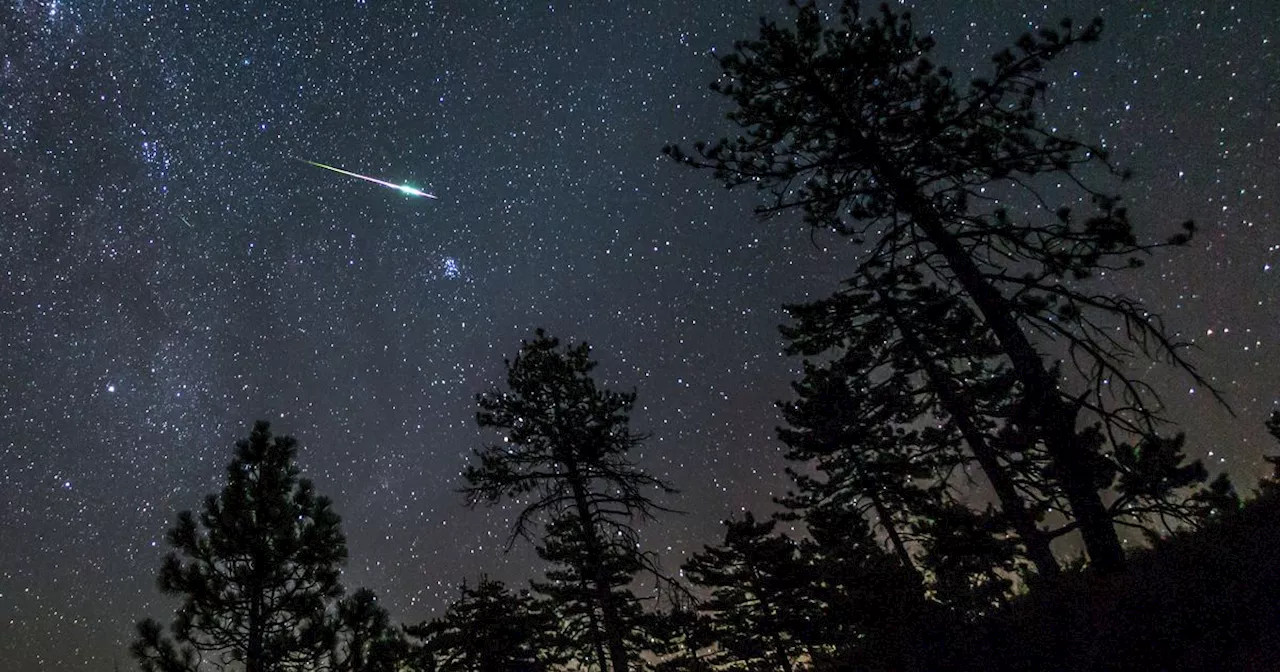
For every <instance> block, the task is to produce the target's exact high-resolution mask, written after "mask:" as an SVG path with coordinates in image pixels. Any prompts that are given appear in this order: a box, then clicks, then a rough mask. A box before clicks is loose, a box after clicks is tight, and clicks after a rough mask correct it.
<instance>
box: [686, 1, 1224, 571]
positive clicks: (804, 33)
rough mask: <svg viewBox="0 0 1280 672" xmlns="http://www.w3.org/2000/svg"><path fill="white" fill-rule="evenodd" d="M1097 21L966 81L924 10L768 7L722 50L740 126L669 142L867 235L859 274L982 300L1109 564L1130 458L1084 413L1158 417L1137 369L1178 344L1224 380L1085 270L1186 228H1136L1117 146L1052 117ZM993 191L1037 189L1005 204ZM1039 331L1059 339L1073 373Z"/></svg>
mask: <svg viewBox="0 0 1280 672" xmlns="http://www.w3.org/2000/svg"><path fill="white" fill-rule="evenodd" d="M1100 31H1101V23H1100V22H1099V21H1095V22H1094V23H1091V24H1089V25H1088V26H1086V27H1085V28H1084V29H1083V30H1078V31H1077V30H1076V29H1074V28H1073V27H1072V25H1071V24H1070V22H1064V23H1063V25H1062V26H1061V28H1060V29H1056V30H1053V29H1044V30H1041V31H1039V32H1038V33H1037V34H1035V35H1027V36H1025V37H1023V38H1022V39H1020V40H1019V41H1018V42H1017V44H1016V46H1015V47H1014V48H1013V49H1010V50H1006V51H1002V52H1000V53H998V54H996V55H995V57H994V58H993V60H992V65H993V72H992V74H991V76H989V77H986V78H973V79H971V80H969V81H968V82H961V81H958V80H957V79H956V78H955V77H954V76H953V75H952V73H951V72H950V71H948V70H947V69H945V68H939V67H937V66H936V65H934V63H933V62H932V60H931V58H930V56H931V52H932V50H933V47H934V42H933V40H932V38H930V37H928V36H925V35H920V34H918V33H917V32H916V30H915V28H914V26H913V25H912V22H911V19H910V16H909V15H905V14H897V13H894V12H893V11H891V10H890V9H889V8H888V7H887V6H882V7H881V11H880V12H879V13H878V14H876V15H873V16H865V17H864V16H863V15H862V14H861V13H860V11H859V9H858V3H857V2H854V1H853V0H846V1H845V2H844V3H842V5H841V7H840V9H839V11H838V12H837V13H836V17H835V21H834V22H833V23H832V24H831V25H824V21H823V15H822V12H820V11H819V10H818V8H817V7H816V6H815V5H814V4H811V3H805V4H800V5H798V6H797V16H796V25H795V27H794V28H789V27H781V26H778V25H777V24H775V23H772V22H769V21H762V23H761V28H760V35H759V37H758V39H755V40H747V41H742V42H739V43H738V44H737V45H736V47H735V49H734V50H733V52H732V53H729V54H727V55H725V56H723V57H722V58H721V59H720V66H721V69H722V72H723V76H722V77H721V79H720V80H719V81H718V82H717V83H716V84H715V85H713V88H714V89H715V90H716V91H718V92H720V93H721V94H723V95H724V96H726V97H727V98H729V99H730V100H731V101H732V102H733V103H734V105H735V106H736V108H735V109H734V110H733V111H732V112H731V113H730V115H729V118H730V119H731V120H732V121H733V122H734V123H735V124H736V125H737V126H739V128H740V131H741V134H740V135H738V136H737V137H736V138H734V139H723V140H720V141H718V142H716V143H713V144H710V145H707V144H702V143H700V144H698V145H696V146H695V150H696V151H695V154H693V155H691V154H689V153H687V152H684V151H682V150H680V149H679V148H674V147H668V148H667V151H668V153H669V154H671V155H672V156H674V157H675V158H677V159H679V160H681V161H684V162H686V163H688V164H691V165H695V166H701V167H707V168H711V169H713V170H714V171H715V174H716V176H717V178H718V179H720V180H722V181H723V182H725V183H726V184H727V185H729V186H737V185H748V184H750V185H755V186H756V187H757V188H758V189H760V190H763V191H765V192H767V194H768V198H769V200H768V202H767V204H766V205H764V206H762V207H761V208H760V209H759V212H760V213H761V214H762V215H766V216H767V215H771V214H776V213H781V212H784V211H791V210H797V211H799V212H801V213H802V215H803V217H804V218H805V220H806V221H807V222H808V223H809V224H811V225H812V226H814V227H815V228H818V229H826V230H831V231H834V232H836V233H838V234H840V235H843V236H848V237H850V238H852V239H854V240H855V241H857V242H859V243H860V244H861V249H862V255H861V258H860V259H859V261H858V263H857V270H856V272H855V273H853V274H852V277H855V278H863V277H880V276H882V275H884V274H894V273H899V272H901V271H902V270H903V269H910V270H912V271H915V272H918V273H919V274H920V275H921V276H922V277H923V278H924V279H925V281H926V283H933V284H936V285H937V286H938V287H939V288H940V289H941V290H942V291H944V292H945V293H947V294H948V295H950V296H953V297H955V298H956V299H958V300H960V301H963V302H964V303H965V304H966V305H969V306H972V309H973V311H974V313H975V315H976V316H977V317H978V318H979V323H980V324H981V326H982V328H983V329H984V330H985V332H986V334H987V336H986V337H987V338H989V339H990V341H991V342H992V343H994V344H996V345H997V346H998V349H999V354H1000V358H1001V363H1002V364H1003V365H1005V366H1007V367H1008V370H1009V373H1010V376H1011V377H1012V379H1013V381H1014V383H1015V385H1014V386H1013V387H1012V388H1010V389H1011V390H1012V391H1013V392H1014V393H1015V394H1016V395H1017V398H1016V403H1015V404H1014V405H1012V406H1011V409H1010V410H1011V411H1012V412H1011V413H1010V414H1009V416H1008V417H1007V418H1006V419H1005V422H1007V423H1008V424H1009V425H1011V426H1012V430H1011V432H1010V436H1016V437H1020V438H1021V440H1022V441H1023V442H1024V443H1036V444H1039V445H1040V446H1042V450H1043V453H1044V454H1045V455H1046V456H1047V460H1048V469H1047V470H1046V471H1045V472H1044V473H1043V474H1042V476H1043V477H1044V478H1049V479H1052V481H1053V484H1054V485H1053V489H1056V490H1057V491H1058V492H1059V493H1060V494H1061V496H1062V497H1063V498H1064V499H1065V500H1066V502H1067V504H1068V506H1067V510H1068V511H1069V513H1070V515H1071V516H1072V517H1073V519H1074V520H1073V524H1074V526H1075V527H1076V528H1077V529H1078V530H1079V531H1080V533H1081V536H1082V538H1083V541H1084V545H1085V548H1086V549H1087V551H1088V553H1089V556H1090V558H1091V561H1092V562H1093V564H1094V565H1095V566H1097V567H1098V568H1100V569H1103V570H1114V569H1118V568H1119V567H1121V566H1123V563H1124V551H1123V548H1122V546H1121V544H1120V540H1119V536H1118V534H1117V531H1116V528H1115V526H1114V524H1113V518H1114V517H1113V516H1112V515H1111V512H1109V511H1108V509H1107V506H1106V503H1105V498H1104V496H1103V491H1104V490H1105V488H1106V487H1107V486H1108V485H1109V483H1110V482H1111V476H1112V475H1113V472H1114V468H1115V465H1114V464H1108V463H1109V462H1113V460H1112V459H1111V457H1110V456H1109V455H1107V454H1106V452H1105V451H1104V450H1103V447H1104V446H1103V445H1101V444H1098V443H1096V442H1092V441H1090V440H1088V439H1087V437H1086V438H1081V437H1080V435H1079V432H1078V431H1077V430H1078V427H1077V425H1078V423H1079V416H1080V415H1081V413H1084V414H1086V415H1087V416H1091V417H1092V418H1093V419H1094V420H1095V421H1097V422H1099V423H1101V424H1102V425H1103V426H1104V427H1105V433H1106V434H1107V435H1128V434H1136V435H1139V436H1150V435H1153V434H1155V432H1156V429H1157V427H1158V426H1159V424H1160V422H1161V420H1162V418H1161V406H1160V403H1159V399H1158V397H1156V396H1155V395H1154V393H1153V391H1152V390H1151V388H1149V387H1148V386H1147V385H1146V384H1145V383H1144V382H1143V381H1141V380H1140V379H1137V378H1135V377H1134V374H1133V371H1135V370H1138V368H1139V367H1135V366H1134V364H1135V363H1141V362H1142V361H1143V360H1149V359H1164V360H1168V361H1171V362H1173V363H1174V364H1175V365H1176V366H1177V367H1179V368H1181V369H1182V370H1184V371H1186V372H1188V373H1189V374H1190V375H1191V376H1192V377H1193V378H1194V379H1195V380H1196V381H1197V382H1198V383H1199V384H1200V385H1201V386H1202V387H1204V388H1205V389H1209V390H1211V391H1212V389H1213V388H1212V386H1210V385H1208V384H1207V381H1205V380H1204V379H1203V378H1202V377H1201V376H1200V375H1199V374H1198V373H1197V372H1196V371H1195V369H1194V368H1193V367H1192V366H1191V365H1190V364H1189V363H1188V362H1187V361H1186V360H1185V359H1184V358H1183V355H1182V350H1181V347H1182V344H1181V343H1179V342H1178V341H1177V340H1176V339H1175V338H1174V337H1172V336H1170V335H1169V334H1168V333H1167V332H1166V331H1165V329H1164V328H1163V325H1162V324H1161V322H1160V321H1159V318H1158V317H1157V316H1154V315H1152V314H1151V313H1150V312H1149V311H1147V310H1146V309H1145V308H1144V307H1143V305H1142V304H1141V303H1140V302H1139V301H1137V300H1135V299H1133V298H1131V297H1127V296H1116V295H1114V294H1112V293H1110V292H1096V291H1093V290H1090V289H1089V288H1088V284H1087V283H1085V282H1084V281H1086V280H1088V279H1089V278H1092V277H1095V276H1097V275H1098V274H1099V273H1100V272H1104V271H1109V270H1121V269H1125V268H1131V267H1135V266H1140V265H1141V263H1142V256H1143V255H1144V254H1146V253H1148V252H1150V251H1151V250H1153V249H1155V248H1158V247H1161V246H1162V245H1164V244H1180V243H1183V242H1185V241H1186V240H1187V239H1188V237H1189V235H1190V231H1191V227H1190V225H1189V224H1188V225H1187V231H1186V232H1183V233H1179V234H1177V235H1175V236H1173V237H1171V238H1170V239H1169V240H1168V241H1167V243H1144V242H1139V241H1138V240H1137V238H1136V236H1135V235H1134V233H1133V227H1132V226H1131V224H1130V222H1129V219H1128V216H1127V212H1126V210H1125V208H1124V207H1123V206H1122V205H1121V204H1120V203H1121V202H1120V199H1119V197H1118V196H1116V195H1114V194H1112V193H1108V192H1107V191H1104V190H1103V189H1102V188H1100V187H1096V186H1094V185H1093V184H1091V183H1090V182H1089V179H1090V178H1093V177H1097V175H1098V173H1103V174H1105V173H1106V172H1108V171H1111V172H1114V173H1117V174H1118V173H1119V171H1116V170H1115V169H1113V168H1112V166H1111V164H1110V163H1108V161H1107V154H1106V152H1105V151H1103V150H1102V149H1100V148H1098V147H1093V146H1090V145H1088V144H1086V143H1084V142H1081V141H1079V140H1076V139H1074V138H1072V137H1069V136H1066V135H1063V134H1061V133H1059V132H1058V131H1057V130H1056V128H1055V127H1054V126H1053V125H1052V124H1049V123H1046V122H1045V121H1044V120H1043V119H1042V118H1041V115H1040V112H1039V109H1038V105H1039V103H1040V101H1041V100H1042V99H1043V92H1044V91H1045V90H1046V89H1047V87H1048V82H1047V81H1046V80H1045V79H1044V77H1043V71H1044V69H1045V67H1046V66H1047V65H1048V64H1049V63H1051V62H1053V61H1055V60H1056V59H1057V58H1058V57H1060V56H1061V55H1062V54H1063V53H1064V52H1066V51H1068V50H1070V49H1072V48H1074V47H1076V46H1077V45H1079V44H1082V43H1087V42H1092V41H1095V40H1097V39H1098V36H1099V34H1100ZM1094 166H1096V168H1094ZM1055 183H1056V184H1062V185H1067V186H1078V187H1079V189H1080V191H1079V192H1078V194H1073V195H1069V196H1067V198H1069V199H1071V200H1070V201H1068V202H1072V201H1075V200H1085V201H1086V202H1091V203H1092V205H1093V211H1092V212H1090V213H1088V214H1087V215H1086V216H1083V217H1081V216H1078V215H1077V214H1075V213H1073V212H1072V211H1071V209H1070V208H1069V207H1058V208H1055V207H1053V206H1051V205H1049V201H1050V200H1051V199H1052V198H1054V197H1055V196H1057V195H1059V192H1058V190H1056V189H1055V190H1052V193H1051V190H1049V189H1046V188H1045V185H1051V184H1055ZM1064 188H1065V187H1064ZM997 195H998V196H1000V197H1001V199H1002V201H1004V202H1010V201H1012V202H1020V201H1021V202H1025V203H1027V204H1029V205H1028V207H1027V209H1026V211H1025V212H1021V211H1010V210H1007V209H1005V208H1003V207H1001V206H992V205H991V204H992V199H993V197H994V196H997ZM1116 327H1119V329H1118V330H1117V329H1116ZM1042 348H1051V351H1052V352H1056V353H1064V354H1065V356H1063V357H1062V361H1063V362H1065V364H1066V366H1067V369H1066V371H1063V372H1060V371H1059V367H1058V366H1057V365H1056V364H1055V363H1054V362H1053V361H1052V359H1050V358H1048V357H1047V356H1046V354H1045V353H1044V352H1043V351H1042ZM1064 374H1070V378H1071V381H1070V382H1071V383H1072V384H1070V385H1068V384H1064V383H1065V382H1066V381H1064ZM931 384H934V385H937V384H938V383H931ZM1015 448H1016V449H1018V450H1021V451H1023V452H1030V451H1032V448H1030V447H1027V446H1023V447H1020V448H1018V447H1015ZM1006 513H1007V512H1006Z"/></svg>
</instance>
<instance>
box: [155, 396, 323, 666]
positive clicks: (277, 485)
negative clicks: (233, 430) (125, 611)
mask: <svg viewBox="0 0 1280 672" xmlns="http://www.w3.org/2000/svg"><path fill="white" fill-rule="evenodd" d="M296 454H297V442H296V441H295V440H294V439H293V438H292V437H288V436H277V437H273V436H272V435H271V430H270V426H269V425H268V423H266V422H261V421H260V422H257V423H255V424H254V426H253V432H252V433H251V434H250V436H249V438H248V439H246V440H243V441H239V442H238V443H237V444H236V449H235V457H234V458H233V459H232V460H231V464H230V465H229V466H228V467H227V484H226V486H225V487H224V488H223V489H222V492H221V493H220V494H217V495H209V496H208V497H207V498H206V499H205V502H204V510H203V511H202V512H201V513H200V515H199V517H198V518H197V516H195V515H194V514H192V513H191V512H190V511H183V512H182V513H180V514H179V515H178V523H177V525H176V526H174V528H173V529H171V530H169V533H168V535H167V536H166V539H167V541H168V542H169V545H170V546H172V547H173V549H174V550H173V552H171V553H170V554H169V555H168V557H166V558H165V561H164V565H163V566H162V567H161V569H160V579H159V584H160V589H161V590H162V591H163V592H164V593H165V594H167V595H173V596H176V597H179V598H181V600H182V603H181V605H180V606H179V607H178V610H177V615H176V618H175V619H174V622H173V625H172V627H171V628H170V634H169V635H166V634H165V633H164V631H163V629H162V628H161V626H160V624H159V623H158V622H156V621H154V620H152V619H146V620H144V621H142V622H140V623H139V624H138V638H137V640H136V641H135V642H134V643H133V645H132V648H131V651H132V653H133V655H134V657H135V658H136V659H137V661H138V663H139V665H140V666H141V668H142V670H144V672H191V671H193V670H195V669H197V668H199V669H204V668H202V667H200V665H202V664H203V663H204V662H205V661H209V662H212V663H217V664H221V665H226V664H229V663H236V664H239V665H241V666H243V669H244V670H245V671H246V672H286V671H288V670H298V671H301V670H309V669H313V668H314V667H316V666H317V665H319V664H321V663H322V662H323V661H324V658H325V656H326V655H327V653H328V648H329V647H328V644H329V642H330V641H331V639H332V638H331V629H330V621H329V617H328V616H329V613H330V610H331V609H332V608H333V606H334V604H335V601H336V600H337V599H338V597H339V596H340V595H341V593H342V586H341V585H340V584H339V583H338V578H339V573H340V571H341V567H342V565H343V563H344V562H345V561H346V558H347V546H346V539H345V537H344V536H343V535H342V531H341V530H340V529H339V525H338V522H339V521H338V516H337V514H335V513H334V512H333V509H332V508H331V506H330V502H329V500H328V499H327V498H325V497H321V496H319V495H317V494H316V493H315V489H314V488H313V487H312V485H311V482H310V481H308V480H306V479H303V478H300V476H299V473H300V471H299V469H298V466H297V464H296V463H295V462H294V459H295V457H296Z"/></svg>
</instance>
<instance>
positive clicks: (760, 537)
mask: <svg viewBox="0 0 1280 672" xmlns="http://www.w3.org/2000/svg"><path fill="white" fill-rule="evenodd" d="M776 524H777V521H773V520H768V521H760V522H757V521H756V519H755V517H754V516H752V515H751V514H750V513H747V514H746V516H745V517H744V518H743V519H742V520H727V521H725V536H724V542H723V545H720V546H707V547H705V548H704V549H703V550H702V551H701V552H698V553H695V554H694V555H693V557H691V558H690V559H689V561H688V562H686V563H685V564H684V573H685V576H686V577H687V578H688V579H689V581H690V582H692V583H693V584H694V585H695V586H699V587H701V588H704V589H706V590H707V591H709V592H710V597H709V598H707V599H706V600H705V601H703V602H702V603H701V604H700V605H699V607H698V608H699V611H700V612H701V613H702V614H703V615H704V616H705V617H706V618H707V621H708V625H709V629H710V631H711V635H712V636H713V637H714V640H715V643H716V650H715V652H714V653H712V654H711V655H710V656H708V657H707V661H708V662H710V663H712V664H713V665H717V666H721V667H723V668H725V669H732V668H735V667H736V668H742V669H751V670H762V671H763V670H774V671H776V672H792V671H793V670H796V669H799V668H798V662H799V661H800V660H801V658H802V657H803V656H804V654H805V653H806V649H807V645H806V641H807V639H808V637H807V635H808V634H809V632H810V631H811V630H812V629H813V628H815V627H816V626H817V622H816V619H818V618H822V617H823V615H822V614H820V613H819V612H818V610H817V609H815V608H814V605H813V604H812V603H811V602H810V601H808V596H807V594H806V591H805V590H804V586H805V583H806V580H805V574H804V566H803V564H802V563H801V561H800V558H799V549H798V546H797V544H796V542H795V541H794V540H792V539H791V538H790V537H787V536H785V535H782V534H777V533H775V532H774V527H775V526H776Z"/></svg>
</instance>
